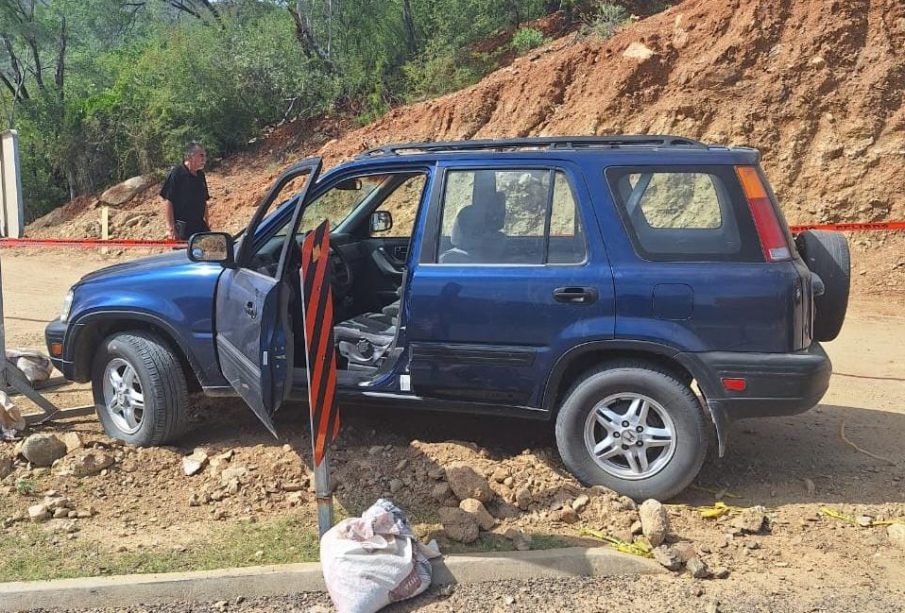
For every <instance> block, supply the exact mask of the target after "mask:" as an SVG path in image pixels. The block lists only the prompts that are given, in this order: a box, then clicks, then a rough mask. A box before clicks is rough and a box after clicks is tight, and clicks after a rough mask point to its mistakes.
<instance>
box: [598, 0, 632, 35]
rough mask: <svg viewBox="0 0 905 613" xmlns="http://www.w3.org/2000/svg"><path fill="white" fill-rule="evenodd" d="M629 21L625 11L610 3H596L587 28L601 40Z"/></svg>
mask: <svg viewBox="0 0 905 613" xmlns="http://www.w3.org/2000/svg"><path fill="white" fill-rule="evenodd" d="M628 19H629V17H628V13H626V12H625V9H624V8H622V7H621V6H619V5H618V4H614V3H612V2H599V1H598V2H597V3H596V5H595V7H594V10H593V12H592V13H591V15H590V20H589V24H588V25H589V26H590V29H591V31H592V32H594V34H596V35H597V36H599V37H601V38H609V37H610V36H612V35H613V33H614V32H615V31H616V28H618V27H619V26H621V25H623V24H624V23H625V22H627V21H628Z"/></svg>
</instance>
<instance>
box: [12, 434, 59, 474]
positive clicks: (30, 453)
mask: <svg viewBox="0 0 905 613" xmlns="http://www.w3.org/2000/svg"><path fill="white" fill-rule="evenodd" d="M20 453H21V454H22V455H23V456H24V457H25V459H26V460H28V461H29V462H31V463H32V464H33V465H35V466H50V465H51V464H53V463H54V462H56V461H57V460H59V459H60V458H62V457H63V456H64V455H66V444H65V443H64V442H63V441H61V440H60V439H58V438H57V437H56V436H55V435H53V434H32V435H31V436H29V437H28V438H27V439H25V441H23V443H22V447H21V450H20Z"/></svg>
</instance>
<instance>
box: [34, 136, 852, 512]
mask: <svg viewBox="0 0 905 613" xmlns="http://www.w3.org/2000/svg"><path fill="white" fill-rule="evenodd" d="M759 159H760V155H759V153H758V152H757V151H756V150H754V149H748V148H734V147H732V148H730V147H722V146H709V145H705V144H702V143H699V142H697V141H693V140H690V139H686V138H680V137H675V136H607V137H565V138H560V137H556V138H527V139H515V140H489V141H461V142H446V143H414V144H405V145H391V146H385V147H380V148H377V149H373V150H370V151H367V152H365V153H363V154H361V155H360V156H358V157H357V158H356V159H355V160H353V161H350V162H348V163H344V164H341V165H339V166H337V167H336V168H334V169H332V170H331V171H330V172H327V173H325V174H323V175H321V174H320V170H321V160H320V159H317V158H312V159H307V160H304V161H302V162H300V163H298V164H296V165H295V166H293V167H291V168H290V169H288V170H287V171H286V172H284V173H283V174H282V175H281V176H280V177H279V178H278V179H277V181H276V183H275V184H274V185H273V187H272V188H271V189H270V191H269V192H268V194H267V195H266V196H265V198H264V199H263V200H262V201H261V203H260V205H259V207H258V209H257V211H256V213H255V214H254V216H253V217H252V219H251V221H250V223H249V224H248V227H247V229H246V230H244V231H243V232H242V233H240V234H239V235H237V236H235V237H233V236H230V235H227V234H222V233H216V232H212V233H204V234H197V235H195V236H193V237H192V238H191V241H190V243H189V247H188V251H187V252H184V251H178V252H174V253H170V254H166V255H161V256H156V257H150V258H146V259H141V260H137V261H133V262H129V263H124V264H119V265H116V266H111V267H109V268H106V269H103V270H100V271H97V272H94V273H92V274H89V275H87V276H85V277H84V278H83V279H82V280H81V281H79V283H77V284H76V285H75V286H74V287H73V288H72V289H71V290H70V292H69V293H68V295H67V297H66V300H65V303H64V308H63V312H62V314H61V316H60V317H59V318H58V319H56V320H55V321H53V322H51V323H50V324H49V325H48V326H47V330H46V338H47V344H48V348H49V350H50V353H51V356H52V359H53V362H54V364H55V365H56V367H57V368H58V369H59V370H60V371H61V372H62V373H63V374H64V375H65V377H66V378H67V379H71V380H74V381H80V382H87V381H91V382H92V384H93V390H94V398H95V402H96V404H97V413H98V416H99V418H100V420H101V422H102V423H103V426H104V428H105V430H106V431H107V433H108V434H110V435H111V436H113V437H115V438H118V439H121V440H123V441H126V442H128V443H132V444H136V445H159V444H163V443H166V442H168V441H171V440H173V439H175V438H176V437H178V436H179V435H180V434H181V433H182V432H183V430H184V428H185V425H186V419H185V417H186V406H187V404H188V394H189V393H190V392H192V391H202V392H204V393H205V394H208V395H212V396H219V395H234V394H238V395H239V396H241V397H242V398H243V399H244V400H245V402H246V403H247V404H248V405H249V406H250V407H251V409H252V410H253V411H254V412H255V414H256V415H257V416H258V418H259V419H260V420H261V421H262V422H263V424H264V425H265V426H266V427H267V428H268V429H269V430H270V431H272V432H274V433H275V427H274V423H273V421H272V416H273V413H274V412H275V411H276V410H277V409H278V408H279V407H280V405H281V404H282V403H283V402H284V401H286V400H289V399H295V400H300V401H304V400H306V399H307V389H306V386H307V378H306V375H305V369H304V364H305V362H304V360H305V357H304V355H305V354H304V350H303V347H304V342H303V321H302V317H301V300H300V285H299V268H300V255H299V252H300V249H299V245H300V243H301V241H302V239H303V237H304V235H305V233H306V232H308V231H310V230H311V229H313V228H314V227H316V226H317V225H319V224H320V223H321V222H322V221H323V220H324V219H327V220H329V222H330V227H331V237H330V240H331V251H330V254H329V255H330V257H329V266H330V270H331V274H332V289H333V297H334V305H333V307H334V313H335V316H334V320H335V322H337V323H336V326H335V340H336V343H337V349H338V352H337V353H338V356H339V363H338V375H337V379H338V380H337V393H338V398H339V402H340V405H341V406H350V405H361V406H378V405H380V406H386V407H393V408H398V409H402V408H414V409H431V410H436V411H448V412H471V413H485V414H492V415H505V416H512V417H522V418H531V419H539V420H546V421H548V422H550V423H551V424H552V425H553V427H554V428H555V436H556V442H557V446H558V449H559V452H560V455H561V457H562V460H563V462H564V463H565V465H566V466H567V467H568V468H569V470H571V471H572V472H573V473H574V475H575V476H576V477H577V478H578V479H579V480H581V481H582V482H584V483H586V484H600V485H604V486H606V487H609V488H612V489H614V490H616V491H618V492H621V493H624V494H627V495H629V496H631V497H634V498H647V497H654V498H660V499H665V498H669V497H671V496H673V495H675V494H676V493H678V492H680V491H681V490H682V489H683V488H685V487H686V486H687V485H688V484H689V483H690V482H691V481H692V479H693V478H694V477H695V475H696V474H697V473H698V471H699V469H700V467H701V465H702V463H703V461H704V457H705V454H706V452H707V449H708V446H709V445H711V444H712V443H713V442H715V443H716V445H717V446H718V449H719V451H720V454H722V453H723V451H724V449H725V444H726V437H727V430H728V426H729V424H731V423H732V422H733V421H735V420H737V419H741V418H747V417H759V416H771V415H788V414H794V413H799V412H801V411H805V410H807V409H809V408H810V407H812V406H814V405H815V404H816V403H817V402H818V401H819V400H820V398H821V397H822V395H823V394H824V392H825V391H826V389H827V385H828V382H829V378H830V362H829V360H828V359H827V356H826V354H825V353H824V352H823V350H822V349H821V346H820V344H819V342H818V341H821V340H824V341H825V340H831V339H832V338H834V337H835V336H836V335H837V334H838V332H839V329H840V327H841V326H842V321H843V319H844V317H845V309H846V304H847V301H848V289H849V263H848V250H847V245H846V242H845V239H844V238H842V237H841V236H840V235H837V234H833V233H825V232H823V233H822V232H804V233H801V234H799V235H797V236H795V237H793V236H792V235H791V234H790V232H789V229H788V226H787V225H786V223H785V221H784V219H783V217H782V215H781V213H780V210H779V207H778V205H777V201H776V197H775V196H774V194H773V192H772V190H771V189H770V186H769V184H768V182H767V180H766V178H765V176H764V174H763V172H762V171H761V169H760V166H759Z"/></svg>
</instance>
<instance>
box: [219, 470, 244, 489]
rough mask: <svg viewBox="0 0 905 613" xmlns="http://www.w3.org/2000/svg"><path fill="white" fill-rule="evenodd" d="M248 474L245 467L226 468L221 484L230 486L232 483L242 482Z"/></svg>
mask: <svg viewBox="0 0 905 613" xmlns="http://www.w3.org/2000/svg"><path fill="white" fill-rule="evenodd" d="M247 474H248V469H247V468H245V467H244V466H230V467H229V468H224V469H223V472H222V473H220V484H221V485H225V486H228V485H229V484H230V483H231V482H232V481H241V480H242V479H243V478H244V477H245V475H247Z"/></svg>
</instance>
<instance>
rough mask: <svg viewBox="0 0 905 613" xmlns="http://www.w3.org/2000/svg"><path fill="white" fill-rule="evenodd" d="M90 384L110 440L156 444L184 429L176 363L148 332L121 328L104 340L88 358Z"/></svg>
mask: <svg viewBox="0 0 905 613" xmlns="http://www.w3.org/2000/svg"><path fill="white" fill-rule="evenodd" d="M92 388H93V392H94V403H95V409H96V411H97V415H98V418H99V419H100V421H101V424H102V425H103V426H104V431H105V432H106V433H107V434H108V435H109V436H110V437H112V438H115V439H119V440H121V441H124V442H126V443H130V444H133V445H139V446H152V445H162V444H164V443H167V442H169V441H172V440H173V439H175V438H177V437H178V436H179V435H180V434H182V432H183V430H184V428H185V421H186V420H185V407H186V404H187V400H188V390H187V387H186V382H185V374H184V373H183V371H182V365H181V364H180V362H179V360H178V358H177V357H176V356H175V355H174V354H173V352H172V350H170V348H169V347H168V346H167V345H166V344H165V343H164V342H162V341H161V340H160V339H159V338H158V337H156V336H154V335H153V334H148V333H145V332H141V331H131V332H121V333H118V334H114V335H112V336H110V337H108V338H107V339H105V340H104V341H103V342H102V343H101V346H100V348H99V351H98V353H97V356H96V358H95V360H94V365H93V369H92Z"/></svg>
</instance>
